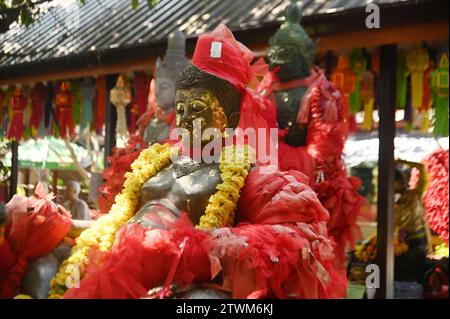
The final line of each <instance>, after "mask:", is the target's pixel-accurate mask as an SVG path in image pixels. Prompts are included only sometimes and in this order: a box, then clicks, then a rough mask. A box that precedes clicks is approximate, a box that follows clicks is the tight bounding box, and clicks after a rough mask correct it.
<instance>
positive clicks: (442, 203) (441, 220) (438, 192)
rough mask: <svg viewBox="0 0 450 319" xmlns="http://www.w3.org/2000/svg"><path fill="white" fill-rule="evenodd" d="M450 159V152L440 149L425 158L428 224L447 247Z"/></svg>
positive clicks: (424, 202)
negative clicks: (449, 169)
mask: <svg viewBox="0 0 450 319" xmlns="http://www.w3.org/2000/svg"><path fill="white" fill-rule="evenodd" d="M448 158H449V152H448V150H444V149H439V150H437V151H435V152H433V153H432V154H430V155H429V156H427V157H426V158H425V160H424V162H425V165H426V168H427V173H428V185H427V187H426V189H425V192H424V194H423V204H424V207H425V213H426V218H427V222H428V224H429V225H430V228H431V229H432V230H433V231H434V232H436V234H438V235H439V237H440V238H442V240H444V241H445V242H446V243H447V245H448V230H449V217H448V213H449V203H448V196H449V195H448V194H449V190H448V187H449V177H448V168H449V162H448Z"/></svg>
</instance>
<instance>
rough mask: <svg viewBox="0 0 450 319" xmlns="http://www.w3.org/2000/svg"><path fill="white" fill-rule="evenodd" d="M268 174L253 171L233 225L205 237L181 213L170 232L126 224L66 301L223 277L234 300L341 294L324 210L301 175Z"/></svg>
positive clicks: (343, 284)
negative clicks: (236, 221)
mask: <svg viewBox="0 0 450 319" xmlns="http://www.w3.org/2000/svg"><path fill="white" fill-rule="evenodd" d="M273 173H274V174H262V173H261V169H260V168H257V169H254V170H252V171H251V172H250V174H249V175H248V177H247V180H246V186H245V187H244V189H243V191H242V198H241V200H240V205H239V211H238V213H237V216H238V217H239V219H240V221H241V222H240V223H239V224H238V225H237V226H236V227H230V228H221V229H218V230H216V231H212V232H207V231H203V230H199V229H196V228H194V227H192V225H191V224H190V221H189V220H188V218H187V217H186V215H183V216H184V217H183V218H182V219H181V220H179V221H177V222H176V223H175V224H171V225H170V224H169V225H167V224H166V225H165V226H167V227H172V228H171V229H169V230H166V229H150V228H148V229H144V228H142V226H140V225H137V224H127V225H126V226H125V227H123V228H122V229H121V231H120V235H119V236H120V237H119V238H120V240H118V241H117V242H116V244H115V245H114V247H113V249H112V251H111V252H109V253H100V252H98V251H97V252H93V253H92V254H91V257H90V258H91V262H90V263H89V266H88V268H87V270H86V273H85V276H84V278H83V279H82V280H81V282H80V287H79V288H72V289H69V290H68V291H67V292H66V294H65V296H64V297H65V298H141V297H144V296H146V294H147V292H148V291H149V290H150V289H152V288H155V287H158V286H163V285H166V286H168V285H170V284H172V283H176V284H177V285H178V286H181V287H183V286H185V285H188V284H191V283H207V282H209V281H210V280H211V279H214V278H216V276H217V275H218V274H219V273H220V272H221V273H222V278H223V281H222V288H223V289H225V290H227V291H229V292H230V293H231V294H232V296H233V298H264V297H268V298H269V297H275V298H339V297H343V296H344V295H345V289H346V281H345V273H344V272H337V271H335V270H334V269H333V266H332V261H333V258H334V256H333V246H332V241H331V240H329V239H328V237H327V231H326V226H325V224H326V221H327V220H328V212H327V211H326V210H325V209H324V208H323V207H322V206H321V204H320V202H319V201H318V199H317V197H316V196H315V194H314V192H313V190H312V189H311V188H310V187H309V186H307V185H305V184H304V182H305V181H307V178H306V177H305V176H304V175H303V174H301V173H299V172H295V171H292V172H276V171H273ZM274 212H276V214H274ZM163 220H164V219H160V220H159V223H161V221H163ZM171 270H172V271H171Z"/></svg>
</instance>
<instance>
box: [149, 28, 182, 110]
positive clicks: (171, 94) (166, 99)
mask: <svg viewBox="0 0 450 319" xmlns="http://www.w3.org/2000/svg"><path fill="white" fill-rule="evenodd" d="M185 42H186V37H185V36H184V34H183V32H181V31H179V30H176V31H174V32H172V33H171V34H170V35H169V38H168V44H167V52H166V55H165V56H164V59H163V60H161V59H159V58H158V59H157V60H156V74H155V75H156V103H157V104H158V106H159V107H160V108H161V109H162V110H169V109H170V108H173V106H174V104H175V103H174V101H175V79H176V76H177V74H178V73H179V72H180V71H181V70H183V68H184V67H185V66H186V65H187V64H188V60H187V58H186V56H185V55H186V52H185V51H186V50H185V47H186V43H185Z"/></svg>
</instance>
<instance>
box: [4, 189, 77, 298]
mask: <svg viewBox="0 0 450 319" xmlns="http://www.w3.org/2000/svg"><path fill="white" fill-rule="evenodd" d="M52 198H53V194H50V195H47V194H45V191H44V190H43V187H42V185H41V184H38V186H37V187H36V192H35V195H34V196H32V197H29V198H26V197H24V196H20V195H15V196H14V197H13V199H12V200H11V201H10V202H9V203H8V204H7V205H6V209H7V210H8V213H9V215H10V216H11V218H10V221H9V224H8V231H7V234H6V237H5V241H4V243H3V245H1V246H0V252H1V254H0V265H2V266H1V267H0V270H1V272H0V298H12V297H14V296H15V295H17V294H18V293H19V292H20V286H21V282H22V278H23V276H24V274H25V272H26V269H27V265H28V263H29V262H30V261H32V260H33V259H35V258H37V257H40V256H43V255H45V254H47V253H49V252H50V251H52V250H53V249H54V248H55V247H56V246H57V245H58V244H59V242H60V241H61V240H63V239H64V237H65V236H66V234H67V233H68V232H69V231H70V228H71V226H72V221H71V218H70V213H69V212H67V211H66V210H65V209H64V208H63V207H61V206H59V205H58V206H56V205H55V204H54V203H52V202H51V199H52Z"/></svg>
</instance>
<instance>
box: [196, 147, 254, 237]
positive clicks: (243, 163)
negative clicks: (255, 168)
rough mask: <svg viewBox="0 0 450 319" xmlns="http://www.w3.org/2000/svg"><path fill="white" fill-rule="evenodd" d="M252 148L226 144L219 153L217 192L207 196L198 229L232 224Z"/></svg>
mask: <svg viewBox="0 0 450 319" xmlns="http://www.w3.org/2000/svg"><path fill="white" fill-rule="evenodd" d="M252 155H253V150H252V149H251V148H250V147H249V146H248V145H245V146H226V147H224V148H223V150H222V154H221V155H220V166H219V169H220V177H221V179H222V183H220V184H219V185H217V187H216V188H217V192H216V193H215V194H214V195H212V196H211V197H210V198H209V203H208V206H207V207H206V209H205V213H204V215H203V216H202V217H200V222H199V225H198V226H197V227H198V228H200V229H215V228H220V227H224V226H228V225H232V224H233V220H234V212H235V210H236V206H237V203H238V201H239V197H240V194H241V189H242V188H243V187H244V184H245V178H246V177H247V175H248V173H249V171H250V167H251V162H250V159H251V156H252Z"/></svg>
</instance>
